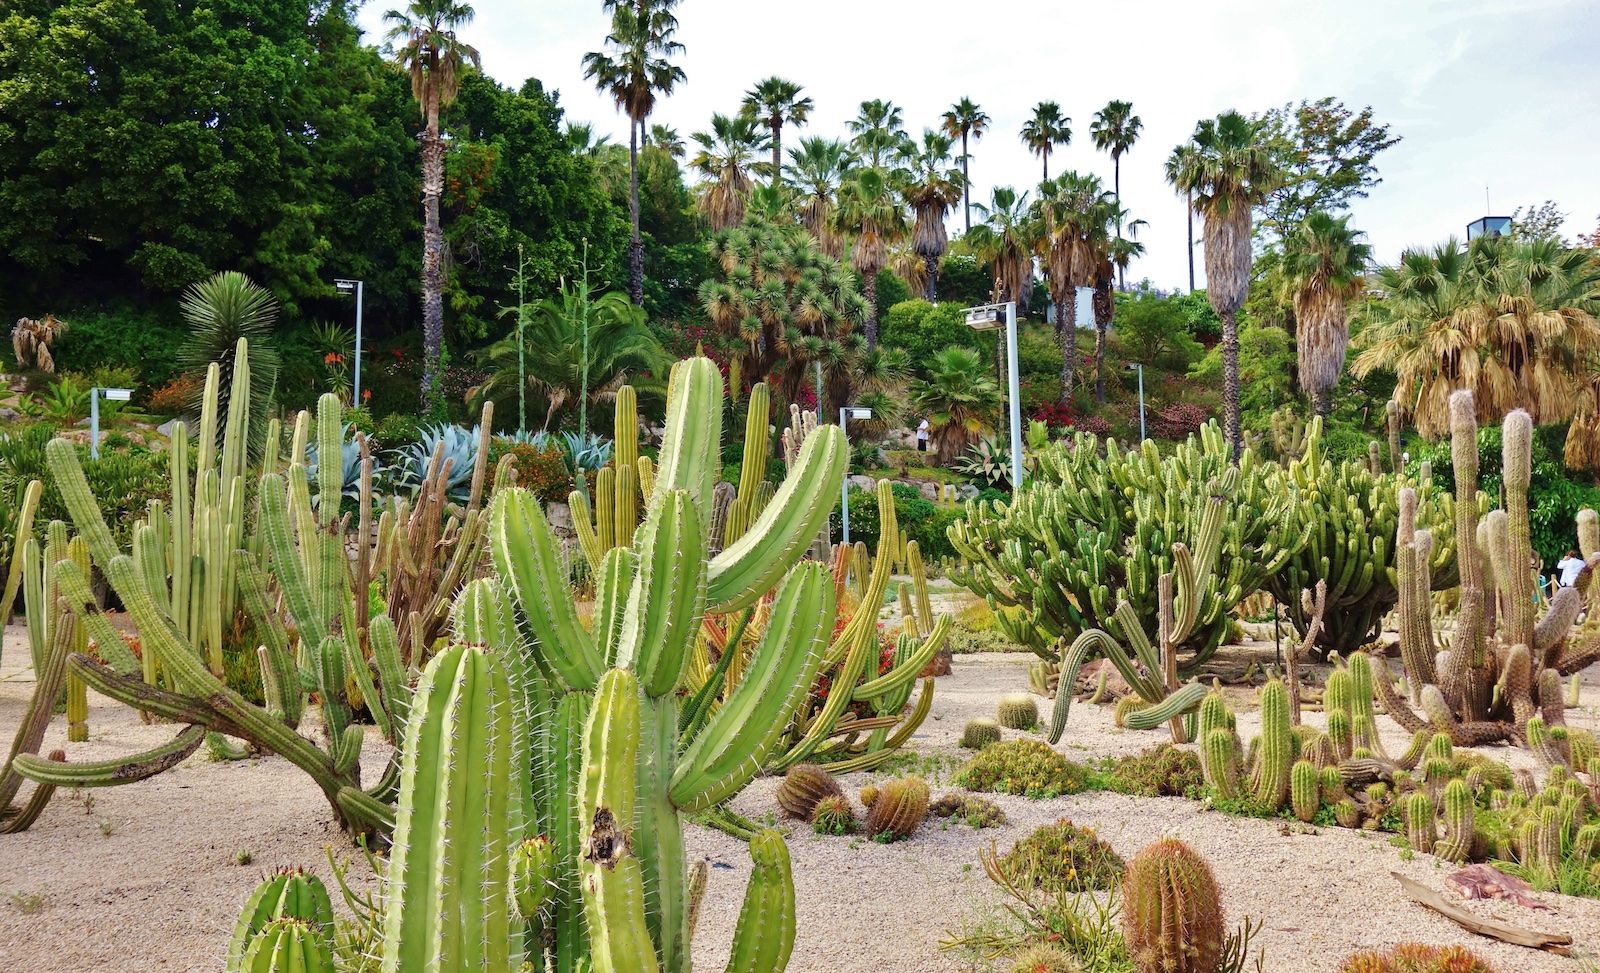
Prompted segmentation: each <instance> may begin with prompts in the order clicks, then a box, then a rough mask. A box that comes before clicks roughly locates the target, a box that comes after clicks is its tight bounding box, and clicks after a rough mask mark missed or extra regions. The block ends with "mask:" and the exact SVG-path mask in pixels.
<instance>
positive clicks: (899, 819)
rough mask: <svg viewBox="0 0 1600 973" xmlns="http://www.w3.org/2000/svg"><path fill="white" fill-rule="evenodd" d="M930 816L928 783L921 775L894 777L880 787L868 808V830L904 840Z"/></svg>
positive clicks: (885, 838)
mask: <svg viewBox="0 0 1600 973" xmlns="http://www.w3.org/2000/svg"><path fill="white" fill-rule="evenodd" d="M927 815H928V784H927V782H926V781H924V780H923V779H922V778H921V777H902V778H900V779H898V780H891V781H889V782H888V783H887V784H884V785H883V786H882V787H881V788H879V790H878V797H877V800H875V801H873V802H872V807H871V808H869V809H868V811H867V823H866V826H865V831H866V833H867V834H868V835H870V836H872V837H873V838H877V839H879V840H883V841H900V840H901V839H904V838H909V837H911V833H912V832H914V831H916V830H917V828H919V827H921V826H922V819H923V818H925V817H927Z"/></svg>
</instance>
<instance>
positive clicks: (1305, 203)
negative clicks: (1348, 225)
mask: <svg viewBox="0 0 1600 973" xmlns="http://www.w3.org/2000/svg"><path fill="white" fill-rule="evenodd" d="M1259 122H1260V138H1261V139H1262V141H1263V142H1264V144H1265V147H1266V149H1267V152H1268V153H1269V154H1270V155H1271V156H1272V160H1273V165H1274V167H1276V168H1277V169H1278V170H1280V171H1281V172H1282V173H1283V177H1282V180H1281V182H1280V184H1279V185H1278V186H1277V188H1275V189H1273V190H1272V191H1271V192H1270V194H1269V195H1268V197H1267V198H1266V199H1265V200H1264V201H1263V202H1262V203H1260V204H1259V205H1260V206H1261V210H1262V213H1261V223H1262V228H1263V229H1264V230H1266V231H1267V232H1269V233H1270V234H1272V236H1273V237H1275V238H1276V239H1278V240H1282V239H1283V238H1284V237H1286V236H1288V235H1289V234H1290V233H1291V232H1293V231H1294V228H1295V227H1297V226H1299V225H1300V224H1302V223H1304V222H1305V221H1306V219H1307V218H1308V217H1310V216H1311V214H1312V213H1314V212H1318V211H1322V212H1326V213H1329V214H1331V215H1334V216H1337V215H1338V214H1340V213H1342V212H1343V211H1345V210H1347V209H1349V208H1350V204H1351V203H1352V202H1353V201H1355V200H1357V199H1365V198H1366V196H1367V193H1368V191H1369V190H1371V189H1372V187H1374V186H1376V185H1378V183H1380V182H1382V181H1383V180H1382V179H1381V178H1379V176H1378V168H1377V166H1376V165H1375V163H1374V160H1375V159H1376V158H1377V157H1378V155H1379V154H1380V153H1382V152H1383V151H1385V150H1387V149H1389V148H1392V147H1393V146H1395V145H1396V144H1398V143H1399V142H1400V136H1398V135H1391V134H1390V132H1389V126H1388V125H1386V124H1381V123H1379V122H1378V121H1376V120H1375V119H1374V118H1373V114H1372V108H1371V107H1370V106H1369V107H1366V108H1363V109H1361V110H1360V111H1353V110H1351V109H1350V108H1348V107H1346V106H1345V104H1344V102H1342V101H1339V100H1337V99H1335V98H1319V99H1317V100H1316V101H1302V102H1300V103H1299V104H1287V105H1284V106H1283V107H1282V108H1274V109H1272V110H1271V111H1268V112H1266V113H1265V114H1263V115H1262V116H1261V117H1260V119H1259Z"/></svg>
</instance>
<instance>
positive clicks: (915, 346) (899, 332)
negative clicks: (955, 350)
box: [878, 299, 990, 375]
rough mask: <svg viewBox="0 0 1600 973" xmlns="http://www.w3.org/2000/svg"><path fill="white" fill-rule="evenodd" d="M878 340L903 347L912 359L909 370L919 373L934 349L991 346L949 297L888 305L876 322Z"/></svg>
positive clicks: (895, 346) (930, 357) (979, 348)
mask: <svg viewBox="0 0 1600 973" xmlns="http://www.w3.org/2000/svg"><path fill="white" fill-rule="evenodd" d="M878 342H879V344H881V345H884V346H886V347H889V348H900V349H903V350H904V351H905V352H906V355H907V356H908V357H909V358H910V359H911V367H912V370H913V371H914V372H915V373H916V374H919V375H920V374H922V368H923V367H924V366H925V365H926V363H927V362H928V361H929V360H930V359H932V358H933V355H934V353H935V352H937V351H939V350H940V349H943V348H947V347H949V346H950V345H961V346H963V347H967V348H972V349H974V350H981V349H986V348H988V347H990V346H989V345H987V344H984V343H983V341H982V337H981V336H980V335H979V334H978V332H976V331H974V330H972V329H971V328H969V327H967V321H966V313H965V312H964V311H963V310H962V307H961V305H959V304H956V303H953V302H951V301H941V302H939V303H938V304H929V303H928V302H927V301H924V300H920V299H918V300H910V301H902V302H900V303H899V304H896V305H895V306H893V307H891V308H889V312H888V313H887V314H885V315H884V316H883V322H882V323H881V324H880V325H879V326H878Z"/></svg>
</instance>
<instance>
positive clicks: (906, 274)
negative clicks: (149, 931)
mask: <svg viewBox="0 0 1600 973" xmlns="http://www.w3.org/2000/svg"><path fill="white" fill-rule="evenodd" d="M887 266H888V269H889V273H891V274H894V275H895V276H896V277H898V278H900V282H901V283H902V284H905V285H906V290H908V291H910V292H911V293H913V294H926V293H927V291H928V262H927V261H926V260H924V259H923V257H922V254H920V253H918V252H917V248H916V246H915V245H913V244H911V243H907V242H906V241H904V240H902V241H901V242H899V243H896V244H895V245H893V246H891V247H890V248H889V252H888V264H887Z"/></svg>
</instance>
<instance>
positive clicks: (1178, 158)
mask: <svg viewBox="0 0 1600 973" xmlns="http://www.w3.org/2000/svg"><path fill="white" fill-rule="evenodd" d="M1193 155H1194V146H1193V145H1190V144H1189V143H1184V144H1183V145H1180V146H1178V147H1177V148H1175V149H1173V150H1172V154H1171V155H1169V156H1167V182H1169V183H1171V184H1172V185H1173V186H1176V187H1178V188H1179V189H1183V186H1182V185H1180V182H1179V176H1178V174H1179V173H1180V172H1182V171H1183V170H1184V168H1185V167H1187V166H1188V165H1189V164H1190V159H1191V157H1192V156H1193ZM1183 215H1184V218H1185V219H1186V220H1187V221H1188V224H1189V290H1191V291H1192V290H1194V191H1193V190H1190V189H1183Z"/></svg>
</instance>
